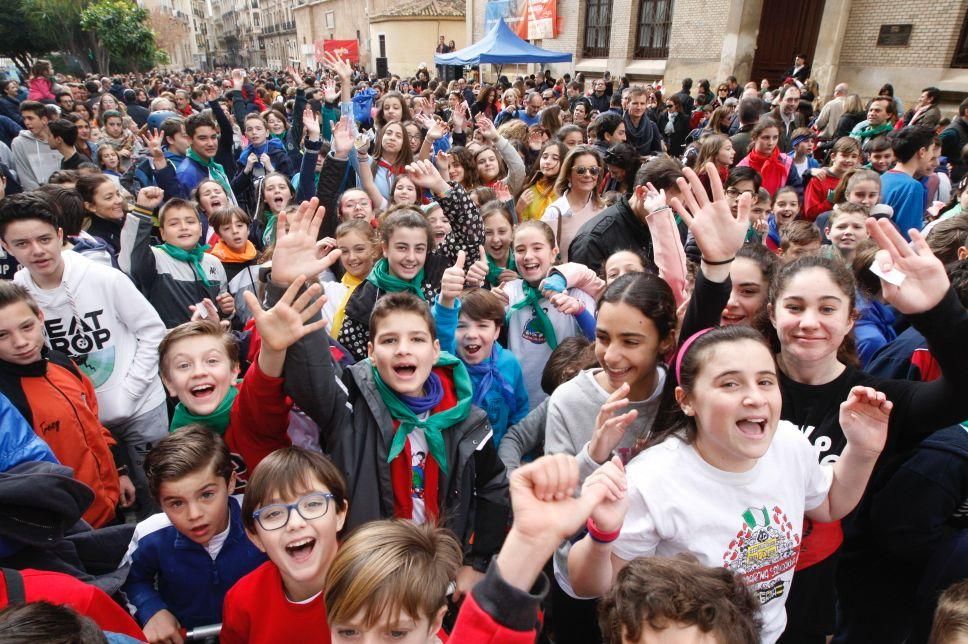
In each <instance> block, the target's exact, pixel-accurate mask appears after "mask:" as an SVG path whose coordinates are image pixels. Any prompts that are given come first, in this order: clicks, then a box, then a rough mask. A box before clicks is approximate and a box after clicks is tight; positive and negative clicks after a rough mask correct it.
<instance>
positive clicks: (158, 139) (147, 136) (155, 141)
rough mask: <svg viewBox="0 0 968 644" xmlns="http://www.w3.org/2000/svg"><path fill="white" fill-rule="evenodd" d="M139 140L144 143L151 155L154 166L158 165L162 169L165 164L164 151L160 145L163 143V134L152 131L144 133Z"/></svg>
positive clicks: (159, 131) (158, 131)
mask: <svg viewBox="0 0 968 644" xmlns="http://www.w3.org/2000/svg"><path fill="white" fill-rule="evenodd" d="M141 139H142V140H143V141H144V142H145V146H146V147H147V148H148V153H149V154H150V155H151V158H152V160H153V161H154V162H155V165H156V166H157V165H158V164H159V163H160V164H161V167H162V168H164V167H165V166H164V164H165V163H167V160H166V159H165V150H164V148H162V145H164V143H165V133H164V132H163V131H161V130H152V131H149V132H145V133H144V134H143V135H142V136H141Z"/></svg>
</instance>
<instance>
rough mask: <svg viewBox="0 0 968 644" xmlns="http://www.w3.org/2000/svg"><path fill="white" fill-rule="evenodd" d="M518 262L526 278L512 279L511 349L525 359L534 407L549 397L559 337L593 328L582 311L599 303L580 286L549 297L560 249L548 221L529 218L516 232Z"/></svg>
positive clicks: (509, 290) (506, 286)
mask: <svg viewBox="0 0 968 644" xmlns="http://www.w3.org/2000/svg"><path fill="white" fill-rule="evenodd" d="M513 248H514V261H515V264H516V265H517V267H518V272H519V274H520V275H521V279H519V280H514V281H513V282H507V283H506V284H504V285H503V287H502V290H503V291H504V292H505V293H507V296H508V314H507V315H508V318H507V319H508V349H510V350H511V351H512V352H513V353H514V354H515V355H516V356H517V357H518V359H519V360H520V361H521V366H522V369H523V371H524V374H525V376H524V378H525V384H526V386H527V389H528V400H529V402H530V405H531V408H532V409H533V408H534V407H536V406H537V405H538V404H539V403H541V402H542V401H543V400H544V399H545V398H547V397H548V394H546V393H545V392H544V391H543V390H542V388H541V371H542V369H543V368H544V365H545V363H546V362H547V361H548V358H549V357H550V356H551V352H552V351H553V350H554V348H555V347H557V346H558V342H560V341H561V340H563V339H565V338H567V337H569V336H572V335H580V334H583V333H585V334H586V335H590V333H591V329H585V328H583V326H581V325H580V324H579V316H581V315H582V314H583V313H592V312H593V311H594V310H595V302H594V300H593V299H592V298H591V296H589V295H587V294H586V293H585V292H583V291H581V290H578V289H569V290H568V291H566V292H565V293H555V294H553V295H552V297H551V298H550V299H549V298H546V297H544V295H543V294H542V292H541V291H540V290H539V286H540V285H541V282H542V281H543V280H544V279H545V278H546V277H548V274H549V273H550V271H551V269H552V267H553V266H554V261H555V257H556V256H557V255H558V248H557V247H556V246H555V234H554V232H553V231H552V230H551V228H550V227H549V226H548V224H546V223H544V222H542V221H526V222H524V223H522V224H519V225H518V227H517V229H516V230H515V231H514V246H513Z"/></svg>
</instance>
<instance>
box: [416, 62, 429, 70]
mask: <svg viewBox="0 0 968 644" xmlns="http://www.w3.org/2000/svg"><path fill="white" fill-rule="evenodd" d="M417 69H427V63H420V64H419V65H417Z"/></svg>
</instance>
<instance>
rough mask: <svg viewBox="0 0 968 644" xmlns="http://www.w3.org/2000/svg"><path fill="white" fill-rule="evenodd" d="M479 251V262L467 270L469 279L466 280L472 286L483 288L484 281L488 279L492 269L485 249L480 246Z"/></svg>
mask: <svg viewBox="0 0 968 644" xmlns="http://www.w3.org/2000/svg"><path fill="white" fill-rule="evenodd" d="M478 250H479V253H480V254H479V255H478V256H477V261H476V262H474V263H473V264H471V267H470V268H468V269H467V277H466V279H465V281H466V282H467V283H468V284H470V285H471V286H482V285H483V284H484V280H486V279H487V273H488V271H490V270H491V267H490V266H489V265H488V263H487V253H486V251H485V250H484V247H483V246H480V247H479V249H478Z"/></svg>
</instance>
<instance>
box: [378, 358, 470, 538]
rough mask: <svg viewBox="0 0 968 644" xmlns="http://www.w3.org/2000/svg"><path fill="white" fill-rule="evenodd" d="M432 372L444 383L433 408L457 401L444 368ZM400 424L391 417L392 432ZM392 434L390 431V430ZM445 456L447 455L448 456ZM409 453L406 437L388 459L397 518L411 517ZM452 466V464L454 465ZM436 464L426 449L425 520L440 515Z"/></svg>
mask: <svg viewBox="0 0 968 644" xmlns="http://www.w3.org/2000/svg"><path fill="white" fill-rule="evenodd" d="M433 371H434V373H436V374H437V375H438V376H440V382H441V384H442V385H443V386H444V397H443V398H441V400H440V404H439V405H437V406H436V407H434V409H433V411H434V412H440V411H444V410H447V409H450V408H451V407H453V406H454V405H456V404H457V392H456V391H455V390H454V381H453V379H452V378H451V375H450V373H449V371H448V370H446V369H439V368H434V370H433ZM399 426H400V421H398V420H394V421H393V431H394V432H396V430H397V427H399ZM390 436H391V437H392V436H393V432H391V433H390ZM448 458H449V457H448ZM412 459H413V455H412V454H411V452H410V440H409V439H408V440H407V442H406V444H405V445H404V447H403V451H402V452H400V454H399V455H398V456H397V457H396V458H395V459H393V461H391V462H390V481H391V484H392V486H393V516H394V517H396V518H398V519H412V518H413V499H412V498H410V487H411V483H412V482H413V468H412V467H411V464H412V463H413V460H412ZM454 467H456V466H454ZM440 496H441V494H440V467H439V466H438V465H437V461H435V460H434V459H433V457H432V456H431V455H430V453H429V452H428V454H427V457H426V460H425V461H424V511H425V512H426V515H427V521H428V522H430V521H436V520H437V519H438V518H439V517H440V502H439V500H438V499H439V498H440Z"/></svg>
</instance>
